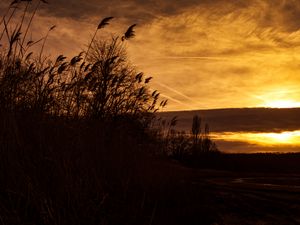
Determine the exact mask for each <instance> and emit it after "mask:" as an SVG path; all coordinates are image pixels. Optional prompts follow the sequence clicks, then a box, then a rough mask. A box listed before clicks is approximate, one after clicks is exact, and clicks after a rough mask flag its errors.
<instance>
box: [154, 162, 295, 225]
mask: <svg viewBox="0 0 300 225" xmlns="http://www.w3.org/2000/svg"><path fill="white" fill-rule="evenodd" d="M173 166H174V165H173ZM174 168H175V169H174V172H175V171H176V170H177V172H178V170H180V171H181V172H182V174H181V179H178V180H177V181H176V182H175V183H176V184H173V185H172V187H170V189H171V188H172V191H171V190H170V196H165V198H166V199H165V201H167V202H168V201H172V199H173V201H174V200H175V202H176V201H178V202H176V203H175V204H171V205H170V207H166V208H167V211H168V212H169V213H170V214H171V215H172V214H173V213H174V214H176V215H180V210H184V211H185V213H184V215H185V216H186V215H187V214H190V215H189V216H187V217H185V218H182V219H183V221H184V220H186V222H182V224H201V223H202V224H226V225H227V224H228V225H232V224H237V225H238V224H300V174H299V173H293V174H291V173H288V174H286V173H259V172H256V173H250V172H241V173H239V172H228V171H216V170H204V169H183V168H180V167H177V168H176V167H174ZM175 173H176V172H175ZM178 176H179V175H178ZM178 178H179V177H178ZM178 196H181V197H179V198H178ZM163 205H164V203H162V204H158V210H157V212H158V215H157V216H158V217H157V218H159V217H160V215H159V213H162V214H163V211H164V210H166V208H165V209H163V208H164V206H163ZM176 207H177V208H176ZM160 208H161V210H160ZM197 210H199V211H197ZM205 212H206V213H205ZM201 215H202V218H201ZM203 215H204V216H203ZM170 218H172V217H170ZM205 220H206V221H205ZM193 221H195V222H193ZM169 222H171V221H170V220H169ZM154 224H155V223H154ZM170 224H173V222H171V223H170ZM175 224H176V222H175Z"/></svg>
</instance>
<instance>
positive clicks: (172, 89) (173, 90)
mask: <svg viewBox="0 0 300 225" xmlns="http://www.w3.org/2000/svg"><path fill="white" fill-rule="evenodd" d="M155 83H156V84H158V85H160V86H162V87H164V88H166V89H168V90H170V91H172V92H174V93H176V94H178V95H180V96H181V97H184V98H185V99H188V100H190V101H192V102H194V103H197V104H198V102H197V101H195V100H194V99H192V98H190V97H189V96H187V95H185V94H183V93H182V92H180V91H177V90H176V89H174V88H171V87H169V86H167V85H165V84H163V83H158V82H155Z"/></svg>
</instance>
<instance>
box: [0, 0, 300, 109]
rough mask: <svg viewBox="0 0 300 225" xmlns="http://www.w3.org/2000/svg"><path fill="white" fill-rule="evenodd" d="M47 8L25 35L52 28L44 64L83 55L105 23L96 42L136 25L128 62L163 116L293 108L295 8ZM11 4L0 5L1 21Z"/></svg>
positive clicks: (298, 30) (56, 3)
mask: <svg viewBox="0 0 300 225" xmlns="http://www.w3.org/2000/svg"><path fill="white" fill-rule="evenodd" d="M37 1H38V0H35V1H33V2H32V5H34V4H37ZM48 1H49V4H42V5H41V7H40V10H39V11H38V14H37V18H36V20H35V22H34V24H33V26H32V31H31V35H32V37H33V38H34V39H38V38H40V37H41V36H43V35H45V34H46V32H47V30H48V29H49V28H50V27H51V26H53V25H56V26H57V27H56V28H55V29H54V30H53V31H52V32H51V33H50V36H49V39H48V42H47V43H46V49H47V54H51V56H56V55H59V54H64V55H67V56H69V57H72V56H74V55H75V54H77V53H79V52H80V51H82V50H85V49H86V46H87V45H88V43H89V40H90V39H91V37H92V35H93V32H94V31H95V28H96V27H97V25H98V24H99V21H101V19H103V18H104V17H108V16H113V17H114V19H113V20H112V21H111V24H110V25H109V26H108V27H106V28H105V29H103V30H101V32H99V34H98V38H107V37H109V36H111V35H112V34H117V35H122V33H124V32H125V31H126V29H127V28H128V26H130V25H132V24H135V23H136V24H137V27H136V29H135V31H136V36H135V38H134V39H132V40H130V41H128V42H127V43H126V45H127V48H128V55H129V60H130V62H131V64H132V65H134V66H136V68H137V70H139V71H143V72H145V74H147V75H148V76H153V77H154V79H153V81H152V84H151V88H153V89H158V90H159V91H160V92H161V93H162V96H163V97H164V98H168V99H169V104H168V106H167V108H166V110H169V111H173V110H192V109H211V108H237V107H299V106H300V89H299V88H298V87H299V86H300V1H298V0H248V1H245V0H213V1H212V0H127V1H125V0H123V1H121V0H110V1H104V0H48ZM10 2H11V1H8V0H1V1H0V15H1V16H2V15H3V14H4V13H5V10H6V8H7V6H8V5H9V4H10ZM24 4H25V3H24ZM24 4H23V5H24ZM20 15H21V14H20Z"/></svg>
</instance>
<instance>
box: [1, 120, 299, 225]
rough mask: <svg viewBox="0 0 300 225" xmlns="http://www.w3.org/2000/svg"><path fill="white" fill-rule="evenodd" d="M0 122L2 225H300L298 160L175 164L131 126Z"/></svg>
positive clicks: (217, 158) (213, 159)
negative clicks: (158, 152) (154, 151)
mask: <svg viewBox="0 0 300 225" xmlns="http://www.w3.org/2000/svg"><path fill="white" fill-rule="evenodd" d="M53 120H54V119H53ZM0 121H1V126H0V128H1V129H0V144H1V145H0V225H6V224H9V225H11V224H13V225H14V224H27V225H29V224H30V225H32V224H40V225H52V224H55V225H67V224H72V225H77V224H78V225H79V224H80V225H81V224H89V225H93V224H97V225H110V224H112V225H115V224H120V225H123V224H124V225H127V224H128V225H129V224H130V225H135V224H136V225H143V224H145V225H168V224H172V225H196V224H197V225H199V224H200V225H216V224H219V225H241V224H243V225H248V224H249V225H252V224H255V225H263V224H264V225H279V224H282V225H289V224H300V154H284V155H280V154H265V155H264V154H256V155H241V154H240V155H224V154H216V155H212V156H209V157H206V156H201V155H199V157H198V158H197V159H195V158H188V157H187V158H185V159H183V160H182V161H181V162H179V161H174V160H171V159H169V158H162V156H161V155H160V156H155V157H154V156H153V154H152V153H151V152H153V149H156V148H157V146H159V143H158V142H155V140H152V139H151V138H149V137H148V139H147V136H145V135H142V133H141V132H137V130H138V129H139V128H138V127H134V129H133V128H132V124H130V125H128V124H124V123H123V122H122V123H114V124H103V123H96V122H94V121H92V123H91V124H90V125H87V123H80V122H76V123H74V122H72V121H57V120H54V121H53V122H52V121H47V122H45V121H44V120H41V122H39V121H37V120H36V119H35V118H34V119H31V118H28V119H27V118H26V117H24V116H22V117H21V118H20V120H19V119H18V117H16V118H15V119H14V118H11V117H7V118H5V120H4V119H3V120H0ZM29 128H30V129H29ZM130 133H133V134H130ZM137 134H140V135H137Z"/></svg>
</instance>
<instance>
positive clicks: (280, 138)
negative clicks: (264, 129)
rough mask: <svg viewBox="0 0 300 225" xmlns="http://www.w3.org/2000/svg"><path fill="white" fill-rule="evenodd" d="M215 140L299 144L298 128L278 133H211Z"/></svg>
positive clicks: (272, 144)
mask: <svg viewBox="0 0 300 225" xmlns="http://www.w3.org/2000/svg"><path fill="white" fill-rule="evenodd" d="M213 139H215V140H226V141H235V142H236V141H241V142H247V143H249V144H256V145H261V146H274V145H292V146H300V130H296V131H284V132H280V133H275V132H272V133H251V132H236V133H231V132H224V133H221V134H215V135H213Z"/></svg>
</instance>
